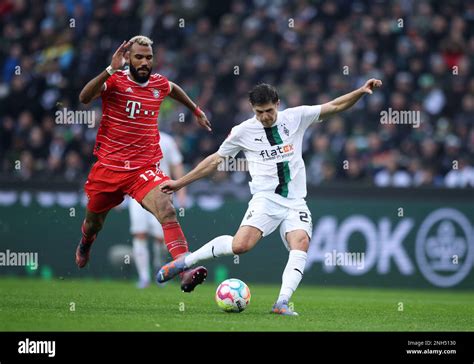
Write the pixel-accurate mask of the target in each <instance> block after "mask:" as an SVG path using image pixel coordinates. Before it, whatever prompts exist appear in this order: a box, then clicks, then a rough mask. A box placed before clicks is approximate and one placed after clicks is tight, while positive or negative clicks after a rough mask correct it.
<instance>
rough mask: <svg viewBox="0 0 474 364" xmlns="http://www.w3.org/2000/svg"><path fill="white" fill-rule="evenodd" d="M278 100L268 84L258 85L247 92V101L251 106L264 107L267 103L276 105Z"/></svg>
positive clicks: (274, 91) (273, 88) (275, 92)
mask: <svg viewBox="0 0 474 364" xmlns="http://www.w3.org/2000/svg"><path fill="white" fill-rule="evenodd" d="M279 99H280V98H279V97H278V92H277V90H276V89H275V87H273V86H272V85H269V84H268V83H259V84H258V85H257V86H254V88H253V89H252V90H250V92H249V101H250V103H251V104H252V105H264V104H268V103H269V102H271V103H272V104H276V103H277V102H278V100H279Z"/></svg>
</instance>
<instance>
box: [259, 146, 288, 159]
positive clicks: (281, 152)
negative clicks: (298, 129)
mask: <svg viewBox="0 0 474 364" xmlns="http://www.w3.org/2000/svg"><path fill="white" fill-rule="evenodd" d="M294 153H295V147H294V145H293V144H285V145H278V146H277V147H276V148H274V149H264V150H262V151H260V153H259V154H260V156H261V157H262V159H263V161H270V160H275V159H282V158H285V157H290V156H292V155H293V154H294Z"/></svg>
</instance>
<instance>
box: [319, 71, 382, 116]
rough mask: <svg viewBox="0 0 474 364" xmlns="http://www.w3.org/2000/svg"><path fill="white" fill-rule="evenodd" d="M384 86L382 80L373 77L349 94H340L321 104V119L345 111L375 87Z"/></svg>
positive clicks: (370, 92)
mask: <svg viewBox="0 0 474 364" xmlns="http://www.w3.org/2000/svg"><path fill="white" fill-rule="evenodd" d="M380 86H382V81H380V80H376V79H375V78H371V79H370V80H368V81H367V82H366V83H365V84H364V86H362V87H360V88H358V89H357V90H354V91H352V92H350V93H348V94H345V95H342V96H339V97H338V98H336V99H334V100H332V101H329V102H327V103H325V104H322V105H321V119H324V118H325V117H327V116H331V115H333V114H336V113H338V112H341V111H344V110H347V109H349V108H350V107H352V105H354V104H355V103H356V102H357V101H358V100H359V99H360V98H361V97H362V96H364V95H365V94H372V93H373V91H372V90H373V89H374V88H375V87H380Z"/></svg>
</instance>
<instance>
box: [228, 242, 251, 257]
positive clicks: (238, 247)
mask: <svg viewBox="0 0 474 364" xmlns="http://www.w3.org/2000/svg"><path fill="white" fill-rule="evenodd" d="M250 249H251V246H250V244H248V243H246V242H243V241H240V242H239V241H237V242H236V241H235V240H234V241H233V242H232V252H233V253H234V254H237V255H239V254H244V253H247V252H248V251H249V250H250Z"/></svg>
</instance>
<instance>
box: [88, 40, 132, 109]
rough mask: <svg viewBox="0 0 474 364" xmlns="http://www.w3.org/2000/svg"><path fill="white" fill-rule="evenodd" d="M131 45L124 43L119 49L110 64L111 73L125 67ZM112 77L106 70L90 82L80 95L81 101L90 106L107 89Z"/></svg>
mask: <svg viewBox="0 0 474 364" xmlns="http://www.w3.org/2000/svg"><path fill="white" fill-rule="evenodd" d="M130 45H131V43H130V42H126V41H123V43H122V44H121V45H120V47H118V48H117V50H116V51H115V53H114V55H113V56H112V61H111V62H110V67H111V70H112V71H111V72H115V71H116V70H118V69H120V68H122V67H123V65H124V64H125V62H126V60H127V51H128V49H129V48H130ZM110 76H111V74H110V73H109V72H107V70H104V71H102V72H101V73H100V74H99V75H98V76H97V77H94V78H93V79H92V80H90V81H89V82H88V83H87V85H85V86H84V88H83V89H82V91H81V93H80V94H79V101H80V102H82V103H83V104H88V103H89V102H91V101H92V100H94V99H96V98H98V97H99V96H100V93H101V92H102V91H103V90H104V89H105V85H104V83H105V81H107V79H108V78H109V77H110Z"/></svg>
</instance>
